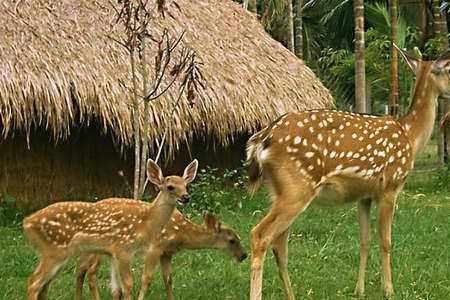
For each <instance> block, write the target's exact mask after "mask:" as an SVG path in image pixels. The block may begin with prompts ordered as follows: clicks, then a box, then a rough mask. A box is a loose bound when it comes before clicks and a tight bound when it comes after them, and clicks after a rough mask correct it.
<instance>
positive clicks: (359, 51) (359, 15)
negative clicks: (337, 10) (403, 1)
mask: <svg viewBox="0 0 450 300" xmlns="http://www.w3.org/2000/svg"><path fill="white" fill-rule="evenodd" d="M353 9H354V13H355V54H356V62H355V102H356V103H355V104H356V111H357V112H360V113H365V112H366V107H367V105H366V62H365V58H364V0H353Z"/></svg>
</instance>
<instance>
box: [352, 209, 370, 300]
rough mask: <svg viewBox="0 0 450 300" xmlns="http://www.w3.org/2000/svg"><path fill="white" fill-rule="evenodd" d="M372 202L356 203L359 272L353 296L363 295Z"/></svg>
mask: <svg viewBox="0 0 450 300" xmlns="http://www.w3.org/2000/svg"><path fill="white" fill-rule="evenodd" d="M371 204H372V201H371V200H364V201H359V202H358V222H359V244H360V246H359V272H358V281H357V282H356V288H355V294H356V295H358V296H362V295H364V282H365V273H366V265H367V257H368V254H369V249H370V207H371Z"/></svg>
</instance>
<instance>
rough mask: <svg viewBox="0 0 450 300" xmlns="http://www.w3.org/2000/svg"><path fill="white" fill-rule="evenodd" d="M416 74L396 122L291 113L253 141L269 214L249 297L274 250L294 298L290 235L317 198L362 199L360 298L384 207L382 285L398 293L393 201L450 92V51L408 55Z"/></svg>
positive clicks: (258, 290)
mask: <svg viewBox="0 0 450 300" xmlns="http://www.w3.org/2000/svg"><path fill="white" fill-rule="evenodd" d="M398 50H399V51H400V53H401V54H402V56H403V57H404V58H405V59H406V62H407V63H408V65H409V67H410V68H411V69H412V71H413V72H414V73H415V75H416V83H415V91H414V96H413V99H412V103H411V107H410V109H409V111H408V113H407V114H406V115H405V116H403V117H402V118H400V119H399V120H395V119H393V118H392V117H389V116H386V117H377V116H372V115H362V114H356V113H348V112H339V111H332V110H313V111H307V112H299V113H288V114H286V115H284V116H282V117H280V118H279V119H277V120H276V121H274V122H273V123H272V124H270V125H269V126H267V127H266V128H264V129H262V130H261V131H259V132H258V133H256V134H254V135H253V136H252V137H251V138H250V139H249V141H248V143H247V160H248V162H249V173H250V174H249V175H250V184H251V187H252V188H253V190H255V189H256V188H257V187H258V186H259V184H260V183H261V182H264V183H265V184H266V185H267V186H268V188H269V190H270V193H271V198H272V206H271V209H270V211H269V212H268V214H267V215H266V216H265V217H264V218H263V219H262V220H261V221H260V222H259V224H257V225H256V226H255V227H254V228H253V230H252V231H251V289H250V299H251V300H260V299H261V297H262V279H263V275H262V274H263V266H264V258H265V256H266V252H267V249H268V247H269V246H270V245H272V246H273V253H274V255H275V257H276V261H277V265H278V269H279V274H280V278H281V280H282V282H283V285H284V290H285V293H286V297H287V299H289V300H293V299H295V296H294V293H293V291H292V287H291V283H290V279H289V274H288V269H287V264H288V244H287V242H288V237H289V230H290V228H291V225H292V222H293V221H294V220H295V218H296V217H297V216H298V215H299V214H300V213H301V212H303V211H304V210H305V209H306V208H307V207H308V205H309V204H310V203H311V202H312V201H313V200H314V199H315V198H321V201H325V202H349V201H357V205H358V218H359V225H360V264H359V274H358V280H357V284H356V290H355V293H356V294H358V295H363V294H364V276H365V269H366V262H367V256H368V251H369V244H370V208H371V204H372V202H375V203H377V204H378V226H379V235H380V246H381V247H380V248H381V265H382V274H383V288H384V294H385V295H386V296H388V297H389V296H391V295H393V293H394V289H393V286H392V275H391V264H390V259H391V226H392V219H393V216H394V210H395V202H396V198H397V195H398V194H399V192H400V191H401V189H402V187H403V184H404V182H405V178H406V176H407V174H408V172H409V171H410V170H411V169H412V168H413V164H414V159H415V158H416V156H417V153H418V152H419V151H420V150H421V149H422V148H423V147H424V145H425V144H426V143H427V141H428V140H429V138H430V135H431V132H432V130H433V125H434V122H435V110H436V99H437V97H438V96H439V95H440V94H443V93H446V92H448V85H449V62H450V52H446V53H444V54H443V55H441V56H440V57H439V58H438V59H437V60H436V61H422V60H420V59H414V58H411V57H409V56H408V55H407V54H406V53H405V52H403V51H402V50H400V49H398Z"/></svg>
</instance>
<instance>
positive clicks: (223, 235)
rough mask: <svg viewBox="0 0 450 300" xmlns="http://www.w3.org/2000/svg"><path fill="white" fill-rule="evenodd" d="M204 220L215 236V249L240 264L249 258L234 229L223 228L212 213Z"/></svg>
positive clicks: (206, 214) (207, 214) (205, 216)
mask: <svg viewBox="0 0 450 300" xmlns="http://www.w3.org/2000/svg"><path fill="white" fill-rule="evenodd" d="M203 219H204V221H205V225H206V227H207V228H208V229H209V230H211V231H212V232H213V233H214V235H215V238H216V240H215V243H214V248H216V249H219V250H222V251H224V252H225V253H227V254H229V255H230V256H233V257H234V258H236V260H237V261H239V262H241V261H243V260H244V259H246V258H247V253H246V252H245V249H244V248H243V247H242V245H241V239H240V237H239V235H238V234H237V233H236V232H235V231H234V230H233V229H231V228H228V227H226V226H222V225H221V223H220V221H219V219H218V218H217V217H216V216H214V215H213V214H211V213H205V214H204V215H203Z"/></svg>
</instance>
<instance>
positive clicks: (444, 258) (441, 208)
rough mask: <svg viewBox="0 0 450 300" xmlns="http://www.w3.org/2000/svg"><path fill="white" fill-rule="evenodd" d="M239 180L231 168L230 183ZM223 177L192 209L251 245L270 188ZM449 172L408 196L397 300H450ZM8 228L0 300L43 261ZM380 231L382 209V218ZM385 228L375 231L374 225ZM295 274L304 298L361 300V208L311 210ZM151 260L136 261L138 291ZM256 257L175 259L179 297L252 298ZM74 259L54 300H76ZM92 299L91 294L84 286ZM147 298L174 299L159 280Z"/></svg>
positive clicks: (397, 235)
mask: <svg viewBox="0 0 450 300" xmlns="http://www.w3.org/2000/svg"><path fill="white" fill-rule="evenodd" d="M235 175H236V174H234V173H233V172H231V173H230V174H228V176H229V177H233V176H235ZM219 180H220V179H219V178H218V177H217V176H214V175H211V173H210V172H204V173H203V174H202V176H200V178H199V179H198V183H197V185H196V186H194V189H193V190H194V193H193V198H194V200H193V201H194V203H195V204H194V205H193V206H191V207H190V208H188V209H187V210H186V211H185V213H186V214H188V215H190V216H191V217H192V218H193V219H194V220H196V221H197V222H200V220H201V218H200V213H199V211H201V210H202V209H204V208H206V207H209V208H210V209H212V210H214V211H216V212H217V213H218V214H219V216H220V218H221V219H222V221H223V222H224V223H227V224H230V225H232V226H233V227H234V228H236V229H237V230H238V231H239V232H240V233H241V236H242V239H243V244H244V245H245V247H246V248H247V249H248V248H249V240H248V233H249V231H250V229H251V228H252V227H253V226H254V225H255V224H256V223H257V222H258V220H259V219H260V218H261V217H262V216H263V215H264V212H265V211H266V209H267V207H268V206H269V203H268V201H267V195H266V194H265V193H264V191H261V192H260V193H259V194H257V196H256V197H254V198H252V199H251V198H249V197H248V195H247V194H246V192H245V190H243V189H242V187H241V186H240V185H239V184H238V186H236V187H233V186H230V187H228V188H227V189H223V188H218V187H217V182H218V181H219ZM448 183H449V179H448V173H445V172H443V171H436V170H434V171H433V170H432V171H416V172H414V173H413V174H412V175H411V176H410V178H409V180H408V182H407V184H406V187H405V189H404V191H403V192H402V194H401V196H400V199H399V202H398V209H397V211H396V216H395V221H394V227H393V239H392V240H393V261H392V265H393V276H394V287H395V291H396V297H395V298H396V299H450V259H449V258H450V252H449V251H448V249H449V246H448V245H449V241H450V236H449V232H450V231H449V230H448V226H449V223H450V193H449V188H448ZM10 215H13V216H10V217H9V219H7V220H3V221H2V223H3V224H4V226H1V227H0V235H1V237H2V238H1V239H0V264H1V268H0V278H1V280H0V299H24V298H25V287H26V279H27V276H29V275H30V273H31V272H32V271H33V269H34V267H35V266H36V263H37V257H36V255H35V253H34V252H33V250H32V249H31V248H30V247H29V246H28V245H27V243H26V241H25V240H24V237H23V235H22V231H21V228H20V223H21V218H22V215H21V213H17V214H16V215H15V216H14V214H11V213H10ZM372 215H373V218H372V221H373V224H374V225H375V224H376V223H375V213H374V212H373V214H372ZM373 231H376V226H373ZM372 241H373V242H372V250H371V253H370V258H369V263H368V268H367V279H366V297H365V299H382V293H381V283H380V282H381V281H380V262H379V247H378V236H377V234H376V232H373V239H372ZM289 247H290V262H289V269H290V274H291V280H292V283H293V288H294V291H295V293H296V296H297V298H298V299H354V298H355V297H354V296H353V290H354V285H355V282H356V273H357V265H358V253H359V252H358V251H359V246H358V226H357V221H356V214H355V207H354V206H352V205H349V206H345V207H334V208H333V207H328V208H321V207H317V206H314V205H312V206H311V207H310V208H308V210H307V211H306V212H305V213H303V214H302V215H301V216H300V217H299V218H298V219H297V220H296V222H295V224H294V226H293V230H292V234H291V238H290V243H289ZM141 263H142V260H139V259H138V260H136V261H135V263H134V266H133V269H134V270H135V279H136V280H135V290H137V287H138V285H139V284H138V283H139V278H140V277H139V276H140V266H141ZM249 269H250V265H249V260H246V261H244V262H242V263H241V264H237V263H236V262H234V261H233V260H232V259H230V258H229V257H225V256H224V255H223V254H222V253H219V252H215V251H207V250H205V251H197V252H184V253H182V254H180V255H179V256H177V257H176V258H175V261H174V278H173V280H174V292H175V296H176V298H177V299H208V300H209V299H238V300H240V299H247V298H248V291H249ZM73 274H74V266H73V261H72V262H71V263H70V264H69V266H68V267H67V268H66V269H65V270H64V271H63V272H62V273H61V274H60V276H59V277H58V278H57V280H56V281H55V282H54V283H53V285H52V286H51V288H50V299H71V298H73V295H74V277H73ZM100 288H101V295H102V299H109V298H110V297H109V291H108V266H103V267H102V269H101V272H100ZM263 295H264V299H284V293H283V290H282V287H281V284H280V280H279V278H278V274H277V271H276V267H275V261H274V259H273V256H272V254H271V253H269V255H268V259H267V260H266V266H265V273H264V290H263ZM85 298H86V299H90V298H89V297H88V290H87V287H85ZM147 299H165V291H164V288H163V285H162V282H161V280H160V278H159V274H158V275H157V277H155V280H154V282H153V285H152V288H151V290H150V292H149V294H148V295H147Z"/></svg>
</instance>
